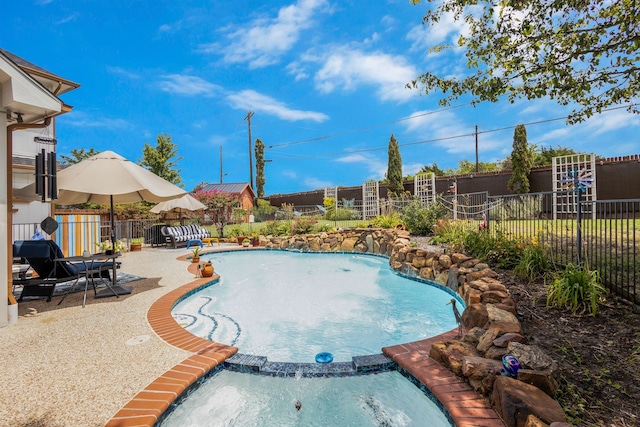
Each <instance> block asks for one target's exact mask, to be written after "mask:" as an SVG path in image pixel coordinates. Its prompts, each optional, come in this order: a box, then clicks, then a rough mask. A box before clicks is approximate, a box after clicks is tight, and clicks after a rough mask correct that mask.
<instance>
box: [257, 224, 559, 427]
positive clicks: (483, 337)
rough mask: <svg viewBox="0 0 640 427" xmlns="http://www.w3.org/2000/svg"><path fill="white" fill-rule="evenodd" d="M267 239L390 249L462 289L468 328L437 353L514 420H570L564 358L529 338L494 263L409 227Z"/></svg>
mask: <svg viewBox="0 0 640 427" xmlns="http://www.w3.org/2000/svg"><path fill="white" fill-rule="evenodd" d="M260 246H263V247H266V248H278V249H295V250H300V251H325V252H360V253H370V254H376V255H385V256H387V257H388V258H389V265H390V266H391V268H393V269H394V270H396V271H398V272H401V273H403V274H406V275H408V276H410V277H419V278H422V279H427V280H433V281H435V282H437V283H439V284H441V285H443V286H446V287H448V288H450V289H451V290H453V291H454V292H457V293H458V295H460V297H461V298H462V299H463V300H464V302H465V304H466V308H465V310H464V312H463V313H462V316H461V317H462V323H463V327H464V330H465V331H466V333H465V334H464V335H463V336H461V337H460V339H457V340H450V341H444V342H439V343H435V344H433V345H432V347H431V354H430V356H431V357H432V358H433V359H435V360H437V361H438V362H440V363H442V364H443V365H445V366H446V367H447V368H449V369H450V370H452V371H453V372H454V373H456V374H457V375H460V376H463V377H465V378H466V379H467V380H468V381H469V384H471V386H472V387H474V389H475V390H476V391H478V392H479V393H480V394H482V395H484V396H487V397H488V398H490V400H491V403H492V405H493V406H494V408H495V410H496V412H497V413H498V414H499V415H500V416H501V417H502V419H503V421H504V422H505V423H506V425H507V426H510V427H511V426H525V425H527V426H545V425H550V424H552V423H564V422H566V416H565V414H564V412H563V410H562V407H561V406H560V404H559V403H558V402H557V401H555V400H554V399H553V398H552V396H553V395H554V393H555V392H556V390H557V387H558V384H557V381H556V380H555V377H556V371H557V366H556V364H555V362H554V361H553V360H552V359H551V358H550V357H548V356H547V355H546V354H545V353H544V352H543V351H542V350H541V349H540V348H538V347H536V346H529V345H527V340H526V338H525V337H524V336H523V335H522V326H521V324H520V322H519V320H518V312H517V310H516V304H515V301H513V299H511V297H510V296H509V290H508V289H507V288H506V286H504V284H502V283H501V282H500V281H499V280H498V274H497V273H496V272H495V271H493V270H492V269H491V268H490V267H489V266H488V265H487V264H485V263H483V262H480V260H478V259H475V258H471V257H469V256H466V255H464V254H460V253H451V254H449V253H445V251H444V250H443V249H442V248H436V247H433V248H430V249H424V248H419V247H417V246H415V245H414V244H412V242H411V236H410V234H409V232H407V231H404V230H398V229H378V228H364V229H349V230H340V231H336V232H322V233H316V234H307V235H297V236H287V237H264V236H261V237H260ZM507 354H509V355H512V356H515V357H516V358H517V359H518V360H519V361H520V364H521V369H520V370H519V371H518V373H517V376H514V377H511V376H508V375H505V373H504V372H503V363H502V357H503V356H504V355H507ZM565 425H566V424H565Z"/></svg>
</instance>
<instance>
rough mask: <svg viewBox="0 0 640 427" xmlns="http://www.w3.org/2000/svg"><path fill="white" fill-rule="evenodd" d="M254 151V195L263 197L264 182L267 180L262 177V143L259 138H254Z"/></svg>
mask: <svg viewBox="0 0 640 427" xmlns="http://www.w3.org/2000/svg"><path fill="white" fill-rule="evenodd" d="M254 151H255V154H256V195H257V196H258V197H264V184H265V183H266V182H267V180H266V179H265V177H264V143H263V142H262V140H261V139H260V138H258V139H256V145H255V148H254Z"/></svg>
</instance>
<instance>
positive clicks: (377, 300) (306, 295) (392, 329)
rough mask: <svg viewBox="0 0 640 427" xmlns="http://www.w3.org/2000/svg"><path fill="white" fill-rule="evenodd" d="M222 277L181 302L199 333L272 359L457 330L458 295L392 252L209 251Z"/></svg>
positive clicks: (345, 356) (357, 351)
mask: <svg viewBox="0 0 640 427" xmlns="http://www.w3.org/2000/svg"><path fill="white" fill-rule="evenodd" d="M201 259H204V260H206V259H209V260H211V261H212V263H213V265H214V267H215V271H216V273H217V274H219V275H220V276H221V279H220V282H219V283H216V284H214V285H212V286H210V287H208V288H206V289H203V290H201V291H198V292H196V293H195V294H193V295H191V296H189V297H187V298H186V299H185V300H183V301H181V302H180V303H178V304H177V305H176V306H175V307H174V309H173V311H172V314H173V316H174V318H175V319H176V321H177V322H178V323H179V324H181V325H183V327H185V328H186V329H187V330H189V331H190V332H191V333H193V334H194V335H197V336H201V337H204V338H207V339H210V340H212V341H215V342H221V343H224V344H228V345H233V346H236V347H238V348H239V351H240V352H241V353H245V354H254V355H261V356H267V358H268V360H270V361H279V362H298V363H306V362H314V361H315V355H316V354H317V353H320V352H329V353H331V354H332V355H333V357H334V361H335V362H350V361H351V357H352V356H358V355H366V354H376V353H380V352H381V349H382V347H385V346H390V345H395V344H401V343H406V342H411V341H416V340H421V339H425V338H428V337H431V336H434V335H438V334H440V333H444V332H447V331H449V330H451V329H453V328H455V327H456V323H455V318H454V316H453V312H452V310H451V306H449V305H447V303H448V302H449V301H450V300H451V298H452V294H451V293H449V292H447V291H445V290H444V288H442V287H439V286H434V285H430V284H427V283H424V282H418V281H415V280H411V279H408V278H405V277H402V276H400V275H397V274H395V273H393V272H392V270H391V269H390V267H389V265H388V260H387V259H386V258H381V257H376V256H370V255H356V254H336V253H298V252H288V251H269V250H252V251H238V252H223V253H216V254H210V255H202V256H201Z"/></svg>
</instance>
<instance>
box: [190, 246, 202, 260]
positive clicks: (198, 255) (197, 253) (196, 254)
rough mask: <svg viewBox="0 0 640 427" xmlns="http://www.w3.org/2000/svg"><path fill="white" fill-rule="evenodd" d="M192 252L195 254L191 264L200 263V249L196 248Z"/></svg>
mask: <svg viewBox="0 0 640 427" xmlns="http://www.w3.org/2000/svg"><path fill="white" fill-rule="evenodd" d="M191 252H193V257H191V262H200V247H199V246H196V248H195V249H194V250H192V251H191Z"/></svg>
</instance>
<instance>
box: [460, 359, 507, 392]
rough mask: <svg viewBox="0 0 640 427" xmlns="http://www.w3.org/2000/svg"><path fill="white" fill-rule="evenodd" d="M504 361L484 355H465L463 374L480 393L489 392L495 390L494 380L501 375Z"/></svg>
mask: <svg viewBox="0 0 640 427" xmlns="http://www.w3.org/2000/svg"><path fill="white" fill-rule="evenodd" d="M501 370H502V363H501V362H499V361H497V360H492V359H486V358H484V357H473V356H465V357H463V358H462V375H464V376H465V377H467V378H468V379H469V384H471V386H472V387H473V388H474V389H475V390H476V391H477V392H478V393H480V394H483V395H484V394H488V393H491V391H492V390H493V382H494V381H495V379H496V377H497V376H499V375H500V371H501Z"/></svg>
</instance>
